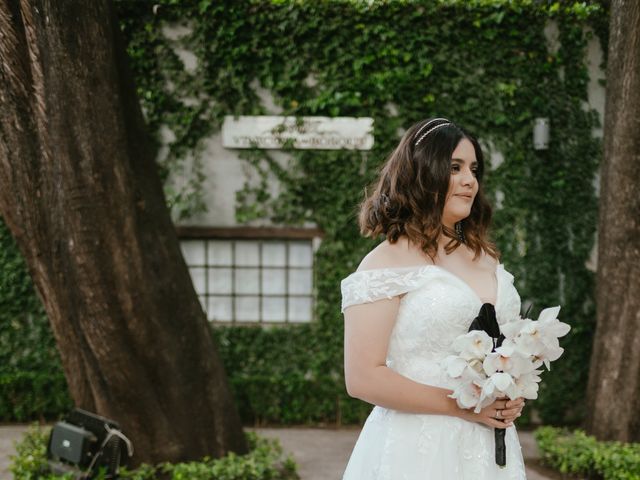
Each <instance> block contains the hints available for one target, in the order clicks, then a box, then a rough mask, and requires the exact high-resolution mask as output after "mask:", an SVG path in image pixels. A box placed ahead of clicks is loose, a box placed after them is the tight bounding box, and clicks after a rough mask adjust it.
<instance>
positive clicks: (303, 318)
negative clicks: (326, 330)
mask: <svg viewBox="0 0 640 480" xmlns="http://www.w3.org/2000/svg"><path fill="white" fill-rule="evenodd" d="M289 321H290V322H310V321H311V298H310V297H289Z"/></svg>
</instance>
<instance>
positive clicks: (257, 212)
mask: <svg viewBox="0 0 640 480" xmlns="http://www.w3.org/2000/svg"><path fill="white" fill-rule="evenodd" d="M116 7H117V10H118V13H119V16H120V19H121V20H120V21H121V28H122V31H123V33H124V35H125V39H126V42H127V48H128V53H129V57H130V59H131V66H132V70H133V72H134V75H135V78H136V82H137V88H138V94H139V98H140V101H141V104H142V106H143V110H144V112H145V115H146V118H147V121H148V124H149V128H150V132H151V134H152V135H153V136H154V138H155V139H156V142H157V146H158V149H159V152H160V154H159V158H160V160H159V162H160V169H161V172H162V174H163V178H164V179H165V188H166V191H167V197H168V201H169V204H170V206H171V207H172V209H173V215H174V218H177V219H179V218H188V217H189V216H190V215H193V214H195V213H197V212H198V211H201V209H202V208H203V205H204V204H203V200H202V199H203V195H204V192H203V191H202V181H203V178H204V177H203V175H202V154H203V153H202V152H203V150H204V146H205V143H206V140H207V139H208V138H209V137H210V136H211V135H213V134H216V133H218V132H219V130H220V127H221V125H222V122H223V118H224V115H240V114H243V115H250V114H268V113H281V114H283V115H296V116H302V115H325V116H336V115H340V116H343V115H344V116H370V117H373V118H374V132H373V133H374V136H375V145H374V147H373V149H372V150H371V151H367V152H354V151H311V150H289V151H288V154H289V160H288V163H287V164H286V165H284V166H282V165H281V164H280V163H278V161H276V160H275V158H274V156H273V155H271V154H270V153H269V152H268V151H264V150H249V151H246V152H244V153H243V154H242V158H243V159H244V160H245V161H246V162H247V165H248V166H249V167H250V168H251V170H250V171H251V172H252V173H251V175H250V176H248V177H247V179H246V183H245V187H244V188H243V189H242V190H241V191H240V192H238V194H237V218H238V220H239V221H240V222H243V223H244V222H252V221H254V220H259V219H260V220H261V219H265V218H266V219H270V220H271V221H272V222H273V223H275V224H282V225H304V224H306V222H313V223H315V224H316V225H318V226H319V227H320V228H321V229H322V230H323V231H324V238H323V241H322V244H321V246H320V248H319V250H318V252H317V254H316V258H315V272H314V274H315V287H316V290H317V301H316V305H315V318H316V321H315V322H313V323H312V324H311V325H306V326H296V327H287V328H286V329H282V328H269V329H251V328H246V327H221V328H216V329H215V332H216V335H217V337H218V339H219V340H220V344H221V351H222V356H223V360H224V363H225V367H226V370H227V372H228V374H229V378H230V381H231V384H232V386H233V388H234V392H235V395H236V398H237V400H238V403H239V405H240V410H241V413H242V416H243V418H244V420H245V421H250V422H255V423H272V422H278V423H314V422H337V423H352V422H359V421H361V420H362V419H363V418H364V416H365V415H366V412H367V411H368V410H369V409H370V406H369V405H366V404H364V403H362V402H360V401H358V400H354V399H350V398H347V396H346V394H345V392H344V380H343V376H342V375H343V374H342V362H343V359H342V338H343V331H342V316H341V314H340V280H341V279H342V278H344V277H345V276H346V275H348V274H349V273H350V272H352V271H353V270H354V269H355V268H356V267H357V265H358V262H359V260H360V259H361V258H362V257H363V256H364V255H365V254H366V253H367V252H368V251H369V250H370V249H371V248H372V247H374V246H375V244H376V243H377V241H378V240H370V239H364V238H361V237H360V235H359V233H358V229H357V225H356V221H355V215H356V207H357V204H358V202H359V201H360V200H361V199H362V194H363V189H364V187H365V185H367V184H369V183H370V182H371V181H372V180H373V179H374V178H375V176H376V173H377V169H378V168H379V166H380V164H381V163H382V161H383V160H384V158H385V156H386V155H387V154H388V153H389V152H390V151H391V149H392V148H393V147H394V146H395V144H396V143H397V141H398V138H399V135H400V134H401V133H402V129H403V128H406V127H408V126H409V125H410V124H412V123H413V122H415V121H418V120H420V119H423V118H425V117H428V116H445V117H448V118H451V119H453V120H454V121H456V122H457V123H459V124H461V125H463V126H465V127H466V128H467V129H469V130H470V131H472V132H473V133H474V134H476V135H477V136H478V137H479V138H480V139H481V142H482V144H483V146H484V150H485V152H486V154H487V160H488V171H487V176H486V180H487V181H486V190H487V194H488V196H489V198H490V199H491V200H492V202H493V204H494V205H495V210H494V229H493V231H492V232H491V233H492V236H493V238H494V240H495V241H496V243H497V245H498V247H499V248H500V249H501V252H502V258H501V262H502V263H504V265H505V267H506V268H507V270H509V271H510V272H511V273H513V274H514V276H515V282H516V287H517V288H518V291H519V292H520V295H521V297H522V300H523V310H526V307H528V305H529V304H533V307H534V308H532V311H531V316H532V317H533V318H535V316H537V313H538V311H539V310H541V309H542V308H543V307H546V306H552V305H561V306H562V310H561V315H560V319H561V320H562V321H564V322H567V323H569V324H571V326H572V331H571V333H570V334H569V335H568V336H567V337H566V338H564V339H563V347H565V349H566V352H565V354H564V356H563V357H562V361H560V362H558V364H557V365H554V368H553V370H552V371H551V372H548V373H545V376H544V381H543V382H542V386H541V391H540V397H539V399H538V400H537V401H536V402H533V403H534V404H535V407H536V409H537V410H538V412H539V414H540V416H541V419H542V420H543V421H544V422H550V423H555V424H563V423H564V424H577V423H579V422H580V421H581V419H582V418H583V416H584V413H585V412H584V410H581V409H579V408H575V407H574V406H575V405H583V404H584V403H583V402H581V401H580V400H581V399H582V398H583V397H584V395H585V390H586V380H587V375H588V366H589V356H590V346H591V343H592V335H593V330H594V318H595V305H594V303H593V289H594V275H593V272H592V271H591V270H589V269H587V267H586V266H585V261H586V260H587V259H588V258H589V256H590V253H591V251H592V249H593V246H594V239H595V229H596V219H597V196H596V191H595V186H594V183H595V182H594V181H593V179H594V177H595V176H596V173H597V169H598V165H599V161H600V156H601V145H600V141H599V140H598V139H596V138H593V137H592V135H591V132H592V131H593V130H594V129H596V128H598V127H599V120H598V116H597V114H596V112H595V111H593V110H592V109H590V108H589V107H588V106H587V103H586V101H587V86H588V81H589V78H588V73H587V68H586V65H585V61H584V59H585V50H586V47H587V44H588V42H589V40H590V39H591V38H592V36H593V32H594V31H595V32H596V33H597V34H598V35H599V36H600V37H599V38H600V40H601V41H603V42H606V38H604V39H603V37H604V36H606V28H604V27H603V26H604V25H606V18H607V12H606V10H605V9H604V8H603V7H601V6H600V3H598V2H533V1H531V0H518V1H511V0H474V1H471V2H470V1H462V0H441V1H427V0H415V1H411V0H408V1H390V2H383V1H373V2H360V1H334V2H301V1H293V0H280V1H275V0H274V1H266V0H264V1H258V0H254V1H248V0H247V1H230V0H229V1H221V0H216V1H213V0H201V1H198V2H192V1H187V0H153V1H151V0H144V1H132V0H117V1H116ZM181 26H186V28H181ZM549 28H550V29H551V30H553V29H556V30H557V33H558V44H557V45H553V44H551V43H550V42H549V41H548V40H547V38H546V36H545V29H549ZM176 32H177V33H176ZM185 52H190V54H187V53H185ZM189 55H192V56H193V58H195V59H196V61H195V67H194V68H190V67H189V68H187V67H188V66H185V64H184V63H183V59H184V58H189ZM260 89H264V90H267V91H269V92H271V94H272V95H273V102H274V105H273V106H267V105H265V104H263V100H262V97H261V96H260V95H259V93H260ZM536 117H548V118H550V119H551V142H550V146H549V149H548V150H546V151H535V150H533V149H532V147H531V125H532V122H533V120H534V118H536ZM167 139H168V140H167ZM498 152H500V153H498ZM178 178H185V179H186V180H185V182H186V183H184V182H183V183H180V181H178V180H177V179H178ZM272 180H275V181H276V182H277V184H278V185H279V189H278V192H277V193H274V192H273V191H272V190H271V189H269V187H268V186H269V183H270V182H271V181H272ZM29 288H31V287H29ZM0 295H4V293H0ZM22 295H24V298H25V299H26V298H27V297H28V296H29V295H31V296H33V294H32V293H31V290H29V291H26V290H25V291H24V292H23V293H22ZM12 298H14V299H15V300H16V301H18V302H19V301H21V300H20V298H21V297H19V296H15V297H12ZM0 301H2V300H0ZM25 301H27V300H25ZM29 301H31V300H29ZM34 308H35V307H34ZM25 311H29V312H32V311H34V310H31V309H27V310H21V309H19V308H18V309H17V310H16V312H25ZM16 315H20V313H16ZM40 315H41V314H40ZM10 318H14V317H10ZM3 325H4V324H3ZM1 328H3V329H4V328H5V327H4V326H3V327H1ZM4 332H5V330H2V334H1V335H4V334H5V333H4ZM41 337H42V342H44V344H45V345H50V343H47V342H50V339H48V337H46V335H44V333H43V335H41ZM47 348H48V347H47ZM45 350H47V349H46V348H45V349H43V351H45ZM47 351H48V350H47ZM1 354H2V353H1V352H0V355H1ZM14 354H15V355H17V356H18V357H19V356H20V355H21V354H20V353H19V350H16V351H15V352H14ZM51 365H53V366H55V368H59V367H58V365H59V362H57V360H56V362H53V363H51ZM43 366H44V365H43ZM49 368H53V367H49ZM528 410H529V409H526V410H525V412H528ZM521 420H523V421H521V422H520V423H521V424H525V423H526V421H527V416H523V417H521Z"/></svg>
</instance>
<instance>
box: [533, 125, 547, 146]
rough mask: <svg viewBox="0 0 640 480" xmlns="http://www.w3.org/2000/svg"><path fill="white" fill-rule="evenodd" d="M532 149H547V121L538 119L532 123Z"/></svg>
mask: <svg viewBox="0 0 640 480" xmlns="http://www.w3.org/2000/svg"><path fill="white" fill-rule="evenodd" d="M533 148H534V149H536V150H546V149H547V148H549V119H548V118H541V117H538V118H536V119H535V120H534V121H533Z"/></svg>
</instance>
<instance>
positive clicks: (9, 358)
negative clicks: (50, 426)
mask: <svg viewBox="0 0 640 480" xmlns="http://www.w3.org/2000/svg"><path fill="white" fill-rule="evenodd" d="M0 266H1V267H0V268H1V271H2V275H0V392H2V393H1V394H0V421H9V420H12V421H26V420H30V419H34V418H39V417H40V418H45V417H51V416H54V415H57V414H58V413H59V412H61V411H65V410H68V409H69V407H70V401H69V394H68V393H67V384H66V381H65V379H64V375H63V374H62V370H61V367H60V358H59V356H58V352H57V350H56V346H55V341H54V339H53V336H52V335H51V329H50V327H49V323H48V321H47V317H46V316H45V315H44V311H43V308H42V305H41V303H40V301H39V299H38V298H37V297H36V295H35V292H34V288H33V284H32V282H31V278H30V277H29V274H28V272H27V269H26V266H25V262H24V260H23V258H22V257H21V256H20V253H19V252H18V249H17V247H16V244H15V242H14V240H13V238H12V237H11V235H10V234H9V230H8V229H7V227H6V225H5V224H4V223H2V222H0Z"/></svg>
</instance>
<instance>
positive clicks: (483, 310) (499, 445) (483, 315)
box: [469, 303, 507, 467]
mask: <svg viewBox="0 0 640 480" xmlns="http://www.w3.org/2000/svg"><path fill="white" fill-rule="evenodd" d="M472 330H484V331H485V332H486V333H487V335H489V336H490V337H491V338H492V339H493V348H492V349H491V351H492V352H493V351H495V349H496V348H498V347H500V345H502V341H503V340H504V335H502V334H501V333H500V327H499V325H498V320H497V319H496V310H495V308H494V306H493V305H492V304H491V303H485V304H483V305H482V307H480V313H478V316H477V317H476V318H474V319H473V322H471V325H470V326H469V331H472ZM493 432H494V436H495V445H496V464H497V465H499V466H501V467H504V466H505V465H506V464H507V447H506V445H505V441H504V437H505V434H506V429H504V428H494V429H493Z"/></svg>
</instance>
